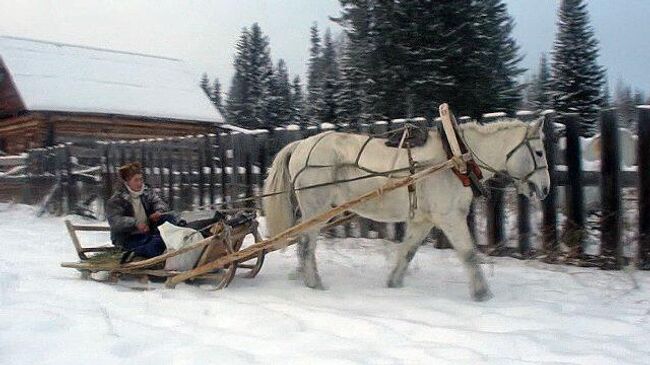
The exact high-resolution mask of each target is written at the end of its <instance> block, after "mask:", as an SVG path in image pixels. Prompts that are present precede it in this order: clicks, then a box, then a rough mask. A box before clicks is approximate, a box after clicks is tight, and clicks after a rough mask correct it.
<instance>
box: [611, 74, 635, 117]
mask: <svg viewBox="0 0 650 365" xmlns="http://www.w3.org/2000/svg"><path fill="white" fill-rule="evenodd" d="M614 92H615V95H614V104H615V106H616V108H617V113H616V115H617V116H618V123H619V126H620V127H623V128H632V127H633V126H632V124H633V121H634V119H635V116H636V108H635V105H634V98H633V96H632V88H631V87H630V86H629V85H627V84H625V82H623V80H622V79H620V78H619V79H618V81H616V89H615V91H614Z"/></svg>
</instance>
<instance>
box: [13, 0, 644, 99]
mask: <svg viewBox="0 0 650 365" xmlns="http://www.w3.org/2000/svg"><path fill="white" fill-rule="evenodd" d="M506 3H507V4H508V7H509V11H510V14H511V15H512V16H513V17H514V19H515V22H516V27H515V31H514V35H515V38H516V39H517V41H518V43H519V45H520V46H521V50H522V53H523V54H524V55H525V59H524V61H523V64H522V66H524V67H526V68H529V69H535V68H536V67H537V63H538V60H539V56H540V54H541V53H542V52H548V51H549V50H550V49H551V47H552V44H553V38H554V34H555V30H556V25H555V20H556V19H555V12H556V7H557V4H558V3H559V1H558V0H506ZM588 3H589V7H588V8H589V11H590V15H591V19H592V24H593V26H594V28H595V30H596V36H597V38H598V40H599V41H600V45H601V57H600V63H601V64H602V65H603V66H605V67H606V68H607V70H608V75H609V80H610V83H611V84H612V85H613V84H615V82H616V80H617V79H618V78H622V79H623V80H624V81H625V82H627V83H629V84H631V85H632V86H634V87H636V88H639V89H641V90H642V91H644V92H645V93H646V95H648V94H650V72H649V70H648V67H647V63H646V62H648V60H650V41H648V37H649V35H650V22H649V21H648V19H650V0H589V1H588ZM339 10H340V7H339V3H338V0H246V1H241V0H213V1H207V0H184V1H181V0H175V1H170V0H129V1H117V0H115V1H108V0H103V1H100V0H0V14H2V21H0V34H1V35H11V36H19V37H27V38H34V39H41V40H49V41H56V42H63V43H72V44H80V45H89V46H94V47H103V48H110V49H116V50H123V51H132V52H140V53H148V54H154V55H161V56H167V57H175V58H181V59H183V60H185V61H186V62H187V63H188V64H189V65H190V66H191V68H192V70H193V71H194V72H196V74H197V78H198V77H199V76H200V74H201V73H202V72H207V73H208V75H209V76H210V77H211V78H213V77H218V78H219V79H220V80H221V82H222V84H225V85H228V84H229V83H230V78H231V77H232V58H233V53H234V44H235V42H236V41H237V38H238V37H239V35H240V33H241V29H242V28H243V27H246V26H250V25H251V24H252V23H253V22H258V23H259V24H260V26H261V27H262V30H263V32H264V33H265V34H266V35H268V36H269V38H270V40H271V53H272V57H273V59H274V61H276V60H277V59H278V58H284V59H285V61H286V62H287V66H288V68H289V71H290V73H291V74H292V75H295V74H299V75H300V76H301V78H303V76H304V74H305V70H306V59H307V57H308V48H309V27H310V26H311V24H312V23H313V22H314V21H315V22H318V24H319V26H320V27H321V28H322V29H324V28H325V27H327V26H330V27H332V28H333V30H335V31H336V30H337V29H338V28H337V27H336V25H335V24H333V23H332V22H330V21H329V20H328V17H329V16H335V15H337V14H338V13H339ZM303 81H304V78H303Z"/></svg>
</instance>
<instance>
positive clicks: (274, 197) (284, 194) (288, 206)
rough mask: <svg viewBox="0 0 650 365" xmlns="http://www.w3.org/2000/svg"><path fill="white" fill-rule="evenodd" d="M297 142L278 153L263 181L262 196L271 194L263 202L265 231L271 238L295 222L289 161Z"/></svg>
mask: <svg viewBox="0 0 650 365" xmlns="http://www.w3.org/2000/svg"><path fill="white" fill-rule="evenodd" d="M299 142H300V141H295V142H293V143H290V144H288V145H286V146H284V148H282V149H281V150H280V152H278V154H277V155H276V156H275V159H274V160H273V164H272V165H271V169H270V170H269V176H268V177H267V178H266V180H264V195H267V194H271V195H270V196H266V197H265V198H264V200H263V202H264V210H265V211H266V212H267V214H266V229H267V232H268V234H269V236H271V237H273V236H275V235H277V234H278V233H280V232H282V231H284V230H286V229H287V228H289V227H291V226H293V225H294V224H295V221H296V219H295V218H296V217H295V214H294V205H293V203H292V197H293V195H294V192H293V191H292V190H291V176H289V159H290V158H291V154H292V153H293V151H294V150H295V149H296V147H298V143H299ZM274 193H278V194H274Z"/></svg>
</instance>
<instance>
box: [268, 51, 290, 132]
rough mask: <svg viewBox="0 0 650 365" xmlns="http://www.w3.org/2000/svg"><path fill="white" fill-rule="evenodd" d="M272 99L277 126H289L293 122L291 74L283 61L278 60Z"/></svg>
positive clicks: (274, 74)
mask: <svg viewBox="0 0 650 365" xmlns="http://www.w3.org/2000/svg"><path fill="white" fill-rule="evenodd" d="M271 97H272V105H271V107H272V109H273V111H274V114H275V117H276V119H277V122H276V123H275V124H276V125H286V124H289V123H290V122H291V85H290V84H289V73H288V72H287V67H286V64H285V62H284V60H283V59H280V60H278V64H277V66H276V69H275V72H274V73H273V89H272V91H271Z"/></svg>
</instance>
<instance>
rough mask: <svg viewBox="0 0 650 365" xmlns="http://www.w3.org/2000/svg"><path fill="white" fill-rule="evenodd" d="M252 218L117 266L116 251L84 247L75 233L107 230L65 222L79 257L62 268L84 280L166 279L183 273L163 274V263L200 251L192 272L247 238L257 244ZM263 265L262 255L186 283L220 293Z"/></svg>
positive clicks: (232, 221) (238, 246) (225, 223)
mask: <svg viewBox="0 0 650 365" xmlns="http://www.w3.org/2000/svg"><path fill="white" fill-rule="evenodd" d="M255 218H256V217H255V214H250V213H249V214H240V215H237V216H236V217H235V218H233V219H229V220H223V221H221V222H218V223H215V224H213V225H212V226H211V227H209V230H210V233H209V237H207V238H204V239H202V240H200V241H198V242H195V243H192V244H190V245H188V246H185V247H183V248H180V249H178V250H175V251H171V252H166V253H163V254H162V255H160V256H156V257H153V258H150V259H145V260H139V261H132V262H128V263H120V261H121V256H122V255H121V252H120V249H119V248H117V247H115V246H112V245H104V246H99V247H84V245H83V244H82V243H81V240H80V238H79V235H78V232H108V231H109V230H110V228H109V227H108V226H97V225H78V224H73V223H72V222H70V221H69V220H66V221H65V224H66V227H67V229H68V233H69V235H70V238H71V240H72V243H73V245H74V247H75V250H76V251H77V255H78V256H79V261H78V262H64V263H62V264H61V266H62V267H66V268H73V269H77V270H78V271H79V272H81V276H82V278H84V279H90V278H92V276H91V274H92V273H97V272H107V273H108V279H107V281H110V282H116V281H117V280H119V279H120V278H121V277H136V278H138V279H139V280H140V281H141V282H146V281H148V280H149V279H150V278H162V279H170V278H174V277H176V276H178V275H180V274H183V273H185V272H183V271H175V270H165V269H164V265H165V262H166V261H167V260H168V259H170V258H173V257H176V256H178V255H182V254H185V253H188V252H190V251H194V250H200V252H201V253H200V255H199V258H198V260H197V261H196V264H195V265H194V268H200V267H203V266H205V265H207V264H209V263H211V262H213V261H215V260H217V259H220V258H223V257H226V256H228V255H231V254H234V253H236V252H238V251H240V250H241V249H242V246H243V244H244V240H245V238H246V237H247V236H252V238H253V239H254V240H255V242H259V241H261V239H262V238H261V235H260V233H259V231H258V223H257V221H256V219H255ZM263 264H264V253H263V252H262V253H260V254H259V255H256V256H255V257H252V258H250V259H247V260H238V261H232V262H230V263H228V264H227V265H223V266H221V267H219V268H216V269H213V270H209V271H206V272H202V273H201V274H199V275H193V276H191V277H188V278H187V280H188V281H197V280H200V281H208V282H211V283H212V284H213V285H214V287H215V288H216V289H222V288H224V287H226V286H228V285H229V284H230V282H231V281H232V280H233V279H234V277H235V274H236V272H237V271H240V272H241V271H244V274H243V275H242V276H244V277H246V278H254V277H255V276H256V275H257V274H258V273H259V271H260V269H261V268H262V265H263Z"/></svg>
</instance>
